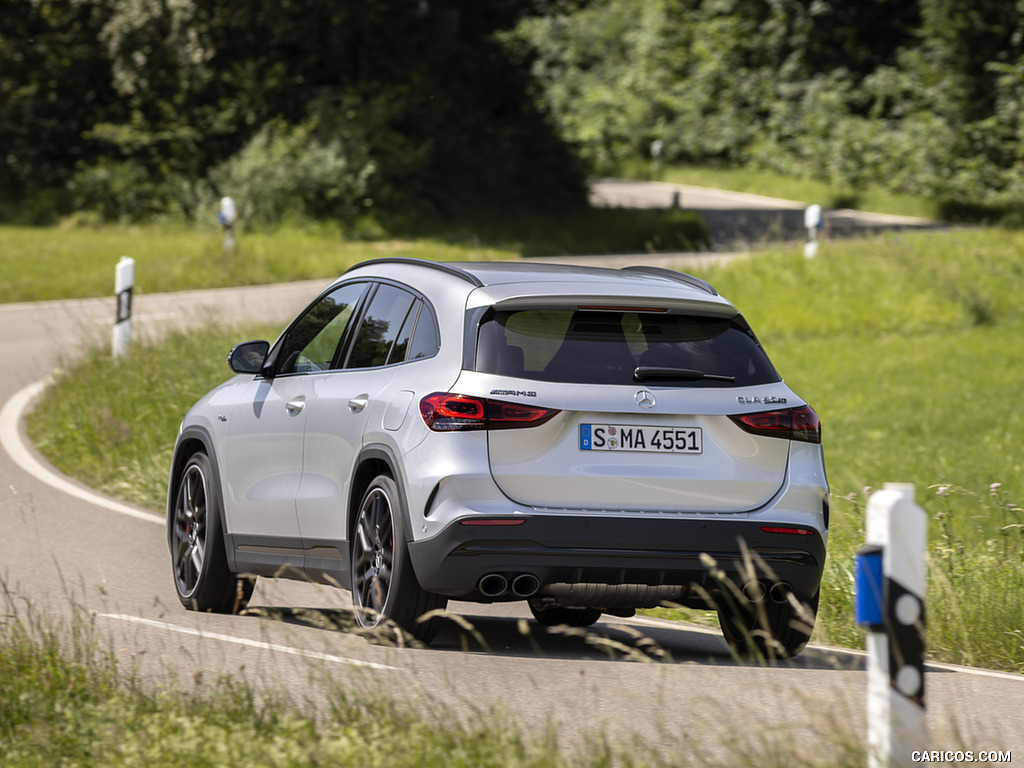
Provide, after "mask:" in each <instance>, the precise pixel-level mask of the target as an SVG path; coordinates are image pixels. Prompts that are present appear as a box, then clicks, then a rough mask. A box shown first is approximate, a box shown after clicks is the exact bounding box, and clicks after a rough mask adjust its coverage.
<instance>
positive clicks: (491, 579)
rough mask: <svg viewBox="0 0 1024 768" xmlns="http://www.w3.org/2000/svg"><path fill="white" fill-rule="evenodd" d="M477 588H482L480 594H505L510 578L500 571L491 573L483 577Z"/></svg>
mask: <svg viewBox="0 0 1024 768" xmlns="http://www.w3.org/2000/svg"><path fill="white" fill-rule="evenodd" d="M476 588H477V589H479V590H480V594H481V595H483V596H484V597H498V596H499V595H503V594H504V593H505V590H507V589H508V579H506V578H505V577H504V576H502V575H501V574H500V573H489V574H487V575H486V576H483V577H481V579H480V582H479V583H478V584H477V586H476Z"/></svg>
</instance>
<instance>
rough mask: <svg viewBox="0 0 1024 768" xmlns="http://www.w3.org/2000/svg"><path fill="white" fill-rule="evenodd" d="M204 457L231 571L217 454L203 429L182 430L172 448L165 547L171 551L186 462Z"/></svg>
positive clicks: (232, 556)
mask: <svg viewBox="0 0 1024 768" xmlns="http://www.w3.org/2000/svg"><path fill="white" fill-rule="evenodd" d="M200 451H201V452H203V453H205V454H206V457H207V458H208V459H209V460H210V466H211V467H212V468H213V477H212V478H211V482H212V483H213V484H214V486H213V489H212V491H213V493H216V494H217V497H218V499H219V501H220V503H219V504H218V505H217V513H218V518H219V521H220V529H221V531H223V532H224V534H225V549H226V550H227V558H228V567H229V568H231V569H232V570H234V568H235V557H234V554H235V553H234V552H233V551H232V548H231V547H228V546H227V545H226V538H227V533H228V529H227V520H226V519H225V513H224V494H223V491H222V488H221V473H220V464H219V463H218V461H217V453H216V451H214V449H213V436H212V435H211V434H210V432H209V431H208V430H207V429H205V428H204V427H200V426H190V427H186V428H185V429H183V430H182V432H181V434H180V435H179V436H178V440H177V442H176V443H175V445H174V454H173V456H172V457H171V470H170V478H169V480H168V482H167V518H166V519H167V546H168V548H170V547H171V521H173V520H174V502H175V500H176V499H177V496H178V487H179V485H180V484H181V471H182V470H183V469H184V468H185V465H186V464H187V463H188V460H189V459H191V458H192V457H193V456H194V455H195V454H197V453H199V452H200Z"/></svg>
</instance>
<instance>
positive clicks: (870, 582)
mask: <svg viewBox="0 0 1024 768" xmlns="http://www.w3.org/2000/svg"><path fill="white" fill-rule="evenodd" d="M864 538H865V546H864V547H863V548H862V549H861V551H860V552H858V553H857V561H856V569H855V570H856V582H857V598H856V612H857V623H858V624H861V625H862V626H865V627H866V628H867V629H868V637H867V650H868V765H869V766H870V768H889V767H890V766H896V767H898V768H902V767H903V766H910V765H912V764H913V763H912V761H911V759H910V757H911V753H912V752H913V751H914V750H918V749H924V746H925V740H926V736H927V732H926V727H927V724H926V720H925V708H924V645H925V616H924V593H925V562H924V555H925V548H926V546H927V538H928V517H927V514H926V513H925V511H924V510H923V509H921V507H919V506H917V504H915V503H914V486H913V485H910V484H906V483H886V484H885V487H884V488H883V489H882V490H881V491H877V492H875V493H873V494H872V495H871V498H870V499H869V501H868V510H867V525H866V530H865V537H864Z"/></svg>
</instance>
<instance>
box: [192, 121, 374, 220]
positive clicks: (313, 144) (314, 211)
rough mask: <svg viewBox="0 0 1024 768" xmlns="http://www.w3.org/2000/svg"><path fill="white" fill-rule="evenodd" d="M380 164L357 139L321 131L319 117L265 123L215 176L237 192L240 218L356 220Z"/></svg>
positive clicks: (227, 190) (216, 183) (224, 190)
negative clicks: (318, 130)
mask: <svg viewBox="0 0 1024 768" xmlns="http://www.w3.org/2000/svg"><path fill="white" fill-rule="evenodd" d="M373 173H374V165H373V163H372V162H370V160H369V159H368V156H367V152H366V149H365V148H364V147H363V146H361V145H360V144H359V143H358V142H356V141H350V142H348V143H345V144H343V143H342V141H341V140H340V139H338V138H332V139H328V140H322V139H320V138H318V137H317V136H316V124H315V122H307V123H303V124H301V125H297V126H289V125H286V124H285V123H283V122H281V121H276V122H272V123H269V124H268V125H266V126H264V127H263V128H262V129H261V130H260V131H259V132H258V133H257V134H256V135H255V136H254V137H253V139H252V140H251V141H250V142H249V143H248V144H246V146H245V147H244V148H243V149H242V150H241V151H240V152H239V153H238V154H237V155H235V156H234V157H232V158H230V159H229V160H227V161H226V162H224V163H223V164H222V165H220V166H218V167H217V168H216V169H214V171H213V172H211V174H210V180H211V183H212V185H213V187H214V188H215V189H217V190H218V191H219V192H220V193H221V194H223V195H228V196H230V197H232V198H234V200H235V202H236V204H237V205H238V216H239V220H240V221H243V222H246V223H248V224H252V225H257V226H268V225H270V226H272V225H275V224H279V223H281V222H283V221H287V220H300V221H301V220H306V219H334V220H337V221H341V222H344V223H352V222H354V221H355V220H356V219H357V218H358V217H359V215H360V214H361V213H362V212H363V211H365V210H366V208H367V206H368V204H369V203H370V202H371V201H370V199H369V197H368V181H369V179H370V177H371V176H372V175H373Z"/></svg>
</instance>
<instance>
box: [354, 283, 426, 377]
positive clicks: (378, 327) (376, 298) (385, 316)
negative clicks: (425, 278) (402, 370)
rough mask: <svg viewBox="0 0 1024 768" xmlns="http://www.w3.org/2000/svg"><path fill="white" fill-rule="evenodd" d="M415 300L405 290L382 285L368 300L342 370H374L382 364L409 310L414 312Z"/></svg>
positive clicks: (385, 361) (385, 360) (384, 362)
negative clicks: (367, 306)
mask: <svg viewBox="0 0 1024 768" xmlns="http://www.w3.org/2000/svg"><path fill="white" fill-rule="evenodd" d="M415 301H416V299H415V298H414V297H413V295H412V294H411V293H409V292H408V291H403V290H402V289H401V288H396V287H395V286H393V285H387V284H382V285H381V286H380V287H379V288H378V289H377V292H376V293H375V294H374V295H373V298H372V299H371V300H370V306H369V308H368V309H367V310H366V313H365V315H364V316H363V322H362V323H361V324H360V326H359V330H358V331H357V332H356V338H355V342H353V344H352V351H351V352H350V353H349V356H348V361H347V362H346V363H345V366H344V367H345V368H373V367H376V366H379V365H385V364H386V363H387V362H388V356H389V355H390V353H391V348H392V346H394V343H395V339H396V338H397V337H398V335H399V331H401V329H402V327H403V325H404V323H405V320H406V317H407V316H408V315H409V310H410V309H414V307H413V304H414V302H415ZM392 362H398V360H397V359H396V360H392Z"/></svg>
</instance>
